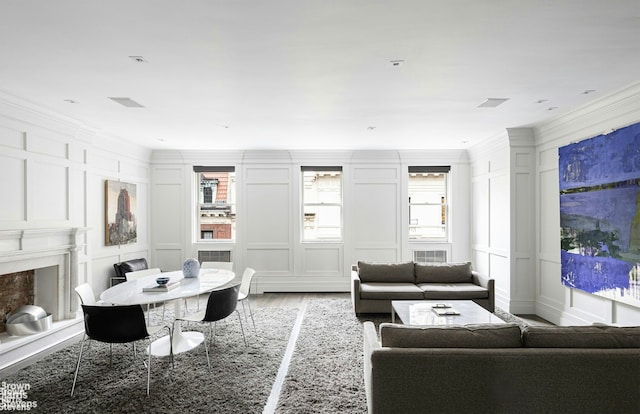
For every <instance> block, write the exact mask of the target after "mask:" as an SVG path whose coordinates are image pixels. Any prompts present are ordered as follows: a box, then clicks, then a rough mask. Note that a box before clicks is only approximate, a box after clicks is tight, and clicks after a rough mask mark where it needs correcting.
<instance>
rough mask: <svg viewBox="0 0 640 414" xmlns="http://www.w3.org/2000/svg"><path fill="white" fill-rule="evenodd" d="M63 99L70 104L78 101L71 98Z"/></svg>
mask: <svg viewBox="0 0 640 414" xmlns="http://www.w3.org/2000/svg"><path fill="white" fill-rule="evenodd" d="M64 101H65V102H66V103H70V104H74V103H78V101H74V100H73V99H65V100H64Z"/></svg>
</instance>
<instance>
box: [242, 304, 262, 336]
mask: <svg viewBox="0 0 640 414" xmlns="http://www.w3.org/2000/svg"><path fill="white" fill-rule="evenodd" d="M246 301H247V307H248V308H249V316H251V323H252V324H253V330H254V331H255V333H256V334H258V330H257V329H256V321H254V320H253V312H252V311H251V302H250V301H249V297H247V299H246ZM244 302H245V301H244V300H243V301H242V308H243V309H244ZM245 319H246V316H245Z"/></svg>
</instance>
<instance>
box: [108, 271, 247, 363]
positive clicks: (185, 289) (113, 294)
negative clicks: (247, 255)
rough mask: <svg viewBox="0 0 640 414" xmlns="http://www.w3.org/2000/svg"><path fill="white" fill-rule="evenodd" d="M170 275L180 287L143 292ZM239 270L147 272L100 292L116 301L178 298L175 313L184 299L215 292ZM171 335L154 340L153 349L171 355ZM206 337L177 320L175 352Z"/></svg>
mask: <svg viewBox="0 0 640 414" xmlns="http://www.w3.org/2000/svg"><path fill="white" fill-rule="evenodd" d="M160 276H163V277H169V283H172V282H178V287H176V288H174V289H171V290H169V291H167V292H143V290H142V289H143V288H145V287H150V286H155V285H156V278H157V277H160ZM234 277H235V274H234V273H233V272H231V271H229V270H224V269H200V274H199V275H198V277H193V278H185V277H184V276H183V274H182V271H181V270H178V271H174V272H163V273H158V274H155V275H147V276H144V277H141V278H140V279H135V280H128V281H126V282H123V283H119V284H117V285H115V286H112V287H110V288H109V289H107V290H105V291H104V292H102V293H101V294H100V299H102V301H103V302H105V303H110V304H113V305H147V304H151V303H160V302H169V301H173V302H174V307H175V315H180V313H181V302H182V300H178V299H184V298H189V297H193V296H198V295H201V294H203V293H208V292H211V291H212V290H214V289H217V288H219V287H221V286H223V285H225V284H226V283H229V282H230V281H231V280H233V278H234ZM169 341H170V337H169V335H167V336H164V337H162V338H159V339H157V340H155V341H153V342H152V343H151V347H150V349H149V352H150V353H151V354H152V355H156V356H168V355H170V352H171V346H170V343H169ZM202 341H204V334H202V333H201V332H182V330H181V329H180V324H176V329H175V330H174V332H173V341H172V342H173V353H174V354H178V353H180V352H185V351H189V350H191V349H193V348H195V347H196V346H198V345H200V344H201V343H202Z"/></svg>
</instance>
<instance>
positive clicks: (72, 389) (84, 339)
mask: <svg viewBox="0 0 640 414" xmlns="http://www.w3.org/2000/svg"><path fill="white" fill-rule="evenodd" d="M86 340H87V336H86V335H85V336H84V338H82V344H80V353H79V354H78V363H77V364H76V373H75V374H74V375H73V385H72V386H71V396H72V397H73V391H74V390H75V388H76V380H77V379H78V370H80V360H81V359H82V350H83V348H84V343H85V341H86Z"/></svg>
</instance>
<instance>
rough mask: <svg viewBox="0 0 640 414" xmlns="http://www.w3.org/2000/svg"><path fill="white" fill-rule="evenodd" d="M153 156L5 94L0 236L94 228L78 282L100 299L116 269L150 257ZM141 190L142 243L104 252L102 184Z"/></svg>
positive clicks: (0, 119) (1, 104)
mask: <svg viewBox="0 0 640 414" xmlns="http://www.w3.org/2000/svg"><path fill="white" fill-rule="evenodd" d="M149 156H150V151H148V150H145V149H142V148H140V147H137V146H135V145H131V144H129V143H127V142H125V141H123V140H119V139H115V138H113V137H107V136H102V135H99V134H98V133H97V132H96V131H94V130H92V129H91V128H88V127H86V126H84V125H82V124H81V123H79V122H77V121H75V120H73V119H69V118H66V117H64V116H62V115H60V114H56V113H53V112H51V111H49V110H47V109H44V108H41V107H38V106H36V105H33V104H32V103H29V102H24V101H21V100H19V99H18V98H16V97H13V96H9V95H5V94H1V93H0V175H1V176H2V179H1V180H0V193H1V194H3V201H2V203H0V229H2V230H16V229H46V228H72V227H78V228H84V227H87V228H89V231H88V232H87V233H86V235H83V236H82V237H86V240H83V242H86V248H85V249H83V251H81V252H79V260H80V263H79V271H78V279H79V282H80V283H81V282H84V281H88V282H90V283H91V284H92V285H93V288H94V290H96V291H97V292H101V291H102V290H104V289H106V288H107V287H108V286H109V278H110V277H111V276H112V275H113V263H116V262H118V261H121V260H124V259H127V258H132V257H147V256H148V241H149V238H148V226H147V214H148V213H147V208H148V201H147V199H148V193H149V188H148V182H149V178H148V177H149V170H148V166H149ZM106 179H109V180H122V181H126V182H130V183H135V184H136V185H137V198H138V219H139V220H138V243H135V244H132V245H126V246H124V245H123V246H111V247H107V246H105V195H104V182H105V180H106Z"/></svg>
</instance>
